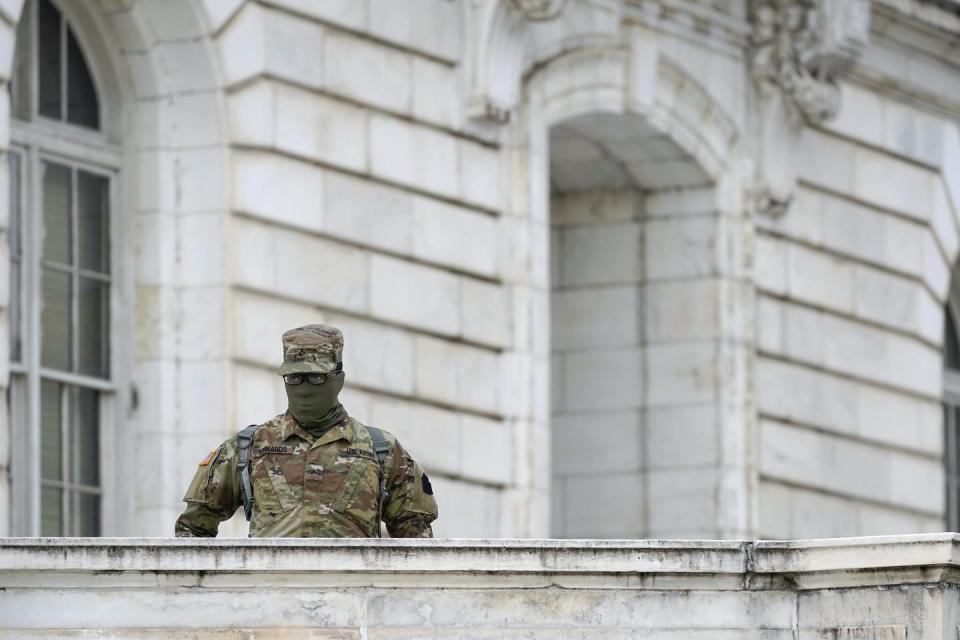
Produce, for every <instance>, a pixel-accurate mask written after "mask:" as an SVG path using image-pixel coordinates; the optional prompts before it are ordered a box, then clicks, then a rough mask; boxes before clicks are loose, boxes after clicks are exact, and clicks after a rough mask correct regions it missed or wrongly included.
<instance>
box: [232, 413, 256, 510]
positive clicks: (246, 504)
mask: <svg viewBox="0 0 960 640" xmlns="http://www.w3.org/2000/svg"><path fill="white" fill-rule="evenodd" d="M256 430H257V425H255V424H251V425H250V426H248V427H247V428H245V429H244V430H243V431H241V432H240V433H238V434H237V470H238V471H239V472H240V494H241V495H242V496H243V513H244V515H245V516H247V521H249V520H250V516H251V514H252V513H253V489H252V487H251V486H250V447H251V446H252V445H253V432H254V431H256Z"/></svg>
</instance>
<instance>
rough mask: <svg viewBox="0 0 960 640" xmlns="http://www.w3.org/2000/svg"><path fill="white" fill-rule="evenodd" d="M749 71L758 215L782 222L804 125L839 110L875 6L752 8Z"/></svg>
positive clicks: (830, 2) (795, 3)
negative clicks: (845, 77)
mask: <svg viewBox="0 0 960 640" xmlns="http://www.w3.org/2000/svg"><path fill="white" fill-rule="evenodd" d="M750 18H751V34H750V64H751V72H752V75H753V80H754V83H755V84H756V86H757V94H756V95H757V100H758V103H757V109H758V112H759V116H760V117H759V119H758V129H757V131H756V133H757V136H756V140H755V142H756V144H757V148H756V154H755V157H756V159H757V166H756V181H755V183H754V187H753V189H752V193H751V194H750V199H751V203H752V205H753V208H754V211H755V212H756V213H758V214H761V215H767V216H772V217H778V216H781V215H783V214H784V213H785V212H786V211H787V209H788V207H789V206H790V203H791V201H792V200H793V192H794V191H795V189H796V177H797V171H798V166H797V163H798V159H797V149H798V147H799V146H800V144H801V140H802V137H803V133H804V128H805V127H804V125H807V124H812V125H816V124H821V123H823V122H826V121H827V120H830V119H831V118H833V117H834V116H836V114H837V112H838V111H839V110H840V87H839V84H838V83H837V78H838V77H839V76H840V75H841V74H842V73H843V72H845V71H846V70H847V69H848V68H849V67H850V66H851V65H852V64H853V63H854V62H855V61H856V60H857V58H858V57H859V56H860V54H861V53H862V51H863V49H864V47H865V46H866V44H867V39H868V37H869V34H870V0H753V2H752V4H751V11H750Z"/></svg>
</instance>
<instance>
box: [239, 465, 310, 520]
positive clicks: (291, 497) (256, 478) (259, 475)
mask: <svg viewBox="0 0 960 640" xmlns="http://www.w3.org/2000/svg"><path fill="white" fill-rule="evenodd" d="M296 462H297V461H294V460H289V459H285V460H276V459H274V456H263V457H261V458H258V459H257V460H255V461H254V463H253V468H252V469H251V472H250V484H251V486H252V488H253V496H254V500H255V501H256V504H257V509H258V510H260V511H263V512H265V513H281V512H284V511H289V510H290V509H292V508H294V507H295V506H297V505H298V504H300V491H302V485H299V486H298V485H295V484H293V483H291V482H289V481H288V479H287V475H286V474H287V473H289V466H291V463H293V464H294V465H295V464H296ZM299 463H300V464H301V465H302V460H299ZM301 475H302V474H301ZM298 489H299V490H298Z"/></svg>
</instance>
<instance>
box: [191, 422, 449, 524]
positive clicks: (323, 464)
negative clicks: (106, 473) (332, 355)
mask: <svg viewBox="0 0 960 640" xmlns="http://www.w3.org/2000/svg"><path fill="white" fill-rule="evenodd" d="M384 437H385V438H386V440H387V444H388V445H389V447H390V449H389V451H388V453H387V459H386V464H385V465H384V467H385V469H384V470H385V473H386V488H387V492H388V496H387V499H386V501H385V504H384V505H383V509H382V514H381V515H382V519H383V521H384V522H385V523H386V525H387V530H388V531H389V532H390V535H391V536H393V537H395V538H429V537H432V535H433V532H432V530H431V528H430V523H431V522H432V521H433V520H434V519H436V517H437V503H436V501H435V500H434V498H433V489H432V487H431V486H430V480H429V479H428V478H427V475H426V474H425V473H424V472H423V470H422V469H421V468H420V465H418V464H417V463H416V462H415V461H414V460H413V459H412V458H411V457H410V454H408V453H407V452H406V450H405V449H404V448H403V447H402V446H401V445H400V443H399V442H397V439H396V438H395V437H394V436H393V435H391V434H389V433H387V432H384ZM250 483H251V485H252V487H253V497H254V506H253V515H252V517H251V519H250V536H251V537H260V538H263V537H304V538H307V537H323V538H363V537H374V536H376V535H377V534H378V532H379V528H380V523H379V521H378V518H377V515H378V509H377V507H378V502H379V496H380V463H379V462H378V461H377V455H376V453H375V452H374V448H373V441H372V439H371V437H370V432H369V431H367V428H366V427H364V426H363V425H362V424H361V423H360V422H358V421H357V420H354V419H353V418H347V419H346V420H345V421H344V422H342V423H341V424H339V425H337V426H335V427H332V428H331V429H330V430H329V431H327V432H326V433H324V434H323V435H322V436H320V437H319V438H315V437H314V436H312V435H311V434H310V433H309V432H307V431H306V430H305V429H303V427H301V426H300V425H299V424H298V423H297V421H296V420H294V419H293V417H292V416H291V415H290V414H289V412H288V413H284V414H281V415H279V416H277V417H275V418H273V419H272V420H270V421H268V422H265V423H264V424H262V425H259V426H258V427H257V429H256V431H255V432H254V436H253V443H252V446H251V449H250ZM183 500H184V502H186V503H187V508H186V510H184V512H183V514H182V515H181V516H180V517H179V518H178V519H177V523H176V535H177V536H179V537H190V536H210V537H212V536H216V535H217V528H218V527H219V524H220V522H222V521H224V520H226V519H228V518H230V517H231V516H232V515H233V514H234V512H235V511H236V510H237V509H238V508H239V507H240V506H241V505H242V504H243V499H242V497H241V493H240V472H239V471H238V469H237V437H236V436H233V437H231V438H229V439H228V440H226V441H225V442H224V443H223V444H221V445H220V447H219V448H217V449H215V450H214V451H212V452H211V453H210V455H208V456H207V457H206V458H204V459H203V460H202V461H201V462H200V466H199V467H198V468H197V472H196V474H195V475H194V477H193V481H192V482H191V483H190V487H189V488H188V489H187V493H186V495H185V496H184V497H183Z"/></svg>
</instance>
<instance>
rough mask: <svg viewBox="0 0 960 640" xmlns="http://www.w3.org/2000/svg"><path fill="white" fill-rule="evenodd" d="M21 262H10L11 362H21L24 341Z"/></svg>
mask: <svg viewBox="0 0 960 640" xmlns="http://www.w3.org/2000/svg"><path fill="white" fill-rule="evenodd" d="M20 271H21V270H20V261H19V260H11V261H10V307H9V314H10V318H9V322H10V361H11V362H20V360H21V357H22V354H21V344H22V342H23V339H22V337H21V331H20V313H21V307H20V295H21V294H20Z"/></svg>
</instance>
